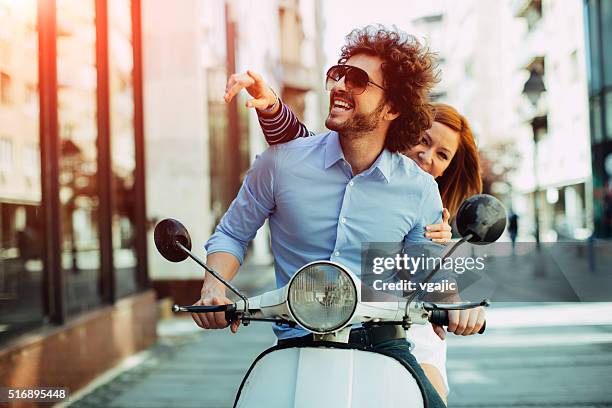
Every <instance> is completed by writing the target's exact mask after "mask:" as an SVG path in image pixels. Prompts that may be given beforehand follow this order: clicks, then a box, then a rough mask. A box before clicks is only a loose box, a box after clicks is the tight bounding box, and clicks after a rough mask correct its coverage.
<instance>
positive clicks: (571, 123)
mask: <svg viewBox="0 0 612 408" xmlns="http://www.w3.org/2000/svg"><path fill="white" fill-rule="evenodd" d="M512 7H513V14H514V16H515V18H516V19H517V20H518V21H520V23H521V37H520V44H521V47H520V48H519V53H518V55H517V56H518V58H517V60H516V65H515V67H516V70H517V71H520V72H522V73H523V75H524V77H525V78H526V79H525V81H524V84H523V85H522V91H521V92H522V94H523V96H524V97H523V103H522V104H520V105H519V109H518V112H517V113H518V119H519V124H518V126H516V127H515V128H514V130H515V132H516V134H517V136H518V140H517V146H518V147H519V151H520V152H521V153H522V154H524V157H523V160H522V162H521V166H519V168H518V169H517V172H516V175H515V177H514V183H513V185H514V189H513V204H514V206H515V209H516V211H517V212H518V213H519V214H521V213H522V214H528V218H530V219H531V220H533V228H532V235H533V236H534V238H535V239H536V240H542V241H555V240H563V239H584V238H587V237H588V236H589V235H590V234H591V231H592V228H593V224H592V201H591V200H590V199H588V198H589V197H590V195H591V193H590V189H591V170H590V165H589V163H590V151H589V136H588V135H589V121H588V102H587V79H586V78H587V76H586V55H585V40H584V22H583V13H582V3H581V2H580V1H579V0H571V1H565V2H563V4H561V3H560V2H555V1H550V0H516V1H514V2H513V3H512Z"/></svg>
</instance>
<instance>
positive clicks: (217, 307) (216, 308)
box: [172, 303, 236, 315]
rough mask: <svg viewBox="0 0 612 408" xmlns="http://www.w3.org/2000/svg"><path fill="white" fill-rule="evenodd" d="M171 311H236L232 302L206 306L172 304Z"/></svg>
mask: <svg viewBox="0 0 612 408" xmlns="http://www.w3.org/2000/svg"><path fill="white" fill-rule="evenodd" d="M172 311H173V312H189V313H214V312H225V313H226V315H227V313H234V312H235V311H236V305H235V304H233V303H230V304H227V305H207V306H179V305H174V306H172Z"/></svg>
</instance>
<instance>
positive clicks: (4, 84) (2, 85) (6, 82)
mask: <svg viewBox="0 0 612 408" xmlns="http://www.w3.org/2000/svg"><path fill="white" fill-rule="evenodd" d="M10 89H11V76H10V75H9V74H7V73H6V72H0V103H3V104H9V103H10V102H11V98H10V94H9V92H10Z"/></svg>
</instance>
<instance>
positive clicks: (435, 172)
mask: <svg viewBox="0 0 612 408" xmlns="http://www.w3.org/2000/svg"><path fill="white" fill-rule="evenodd" d="M458 147H459V133H458V132H456V131H454V130H453V129H451V128H449V127H448V126H446V125H443V124H441V123H439V122H433V125H432V126H431V128H430V129H428V130H426V131H425V134H424V135H423V137H422V138H421V141H420V142H419V144H418V145H416V146H413V147H411V148H410V149H408V150H406V151H405V152H404V154H405V155H406V156H408V157H410V158H411V159H412V160H414V161H415V162H416V163H417V164H418V165H419V167H420V168H422V169H423V170H425V171H426V172H428V173H429V174H431V175H432V176H433V177H434V178H438V177H440V176H441V175H442V174H443V173H444V170H446V168H447V167H448V165H449V164H450V162H451V160H453V157H455V153H456V152H457V148H458Z"/></svg>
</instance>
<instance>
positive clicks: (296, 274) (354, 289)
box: [287, 260, 359, 334]
mask: <svg viewBox="0 0 612 408" xmlns="http://www.w3.org/2000/svg"><path fill="white" fill-rule="evenodd" d="M313 265H331V266H334V267H336V268H338V269H340V270H341V271H342V272H343V273H345V274H346V276H347V277H348V280H349V281H350V282H351V285H352V287H353V291H354V293H355V301H354V304H353V310H351V313H350V314H349V316H348V318H347V319H346V321H344V322H342V324H339V325H336V326H335V327H333V328H329V329H327V330H324V331H322V330H320V328H318V327H310V326H308V325H306V324H304V323H303V322H302V321H301V320H300V319H298V318H297V316H296V313H295V312H294V311H293V306H292V304H291V301H290V298H291V296H290V294H291V288H292V286H293V283H294V281H295V278H296V277H297V276H298V275H299V274H300V273H301V272H302V271H303V270H305V269H306V268H309V267H311V266H313ZM358 298H359V292H358V290H357V285H356V284H355V279H353V275H352V274H351V273H350V272H349V269H348V268H347V267H345V266H344V265H342V264H339V263H337V262H333V261H325V260H323V261H313V262H309V263H307V264H306V265H304V266H302V267H301V268H300V269H298V271H297V272H296V273H295V274H294V275H293V276H292V277H291V279H290V280H289V284H288V286H287V305H288V309H289V314H290V315H291V318H292V319H293V321H295V322H296V323H298V324H299V325H300V326H302V327H303V328H305V329H306V330H308V331H310V332H312V333H315V334H330V333H334V332H337V331H339V330H341V329H343V328H344V327H346V325H347V324H349V323H350V321H351V320H352V319H353V317H354V316H355V312H356V311H357V304H358V303H359V299H358Z"/></svg>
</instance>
